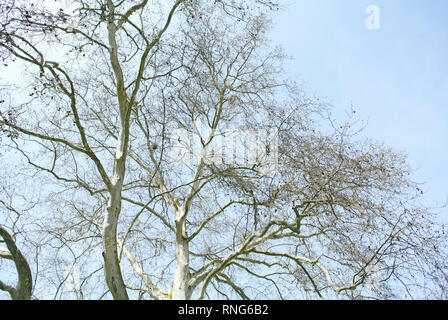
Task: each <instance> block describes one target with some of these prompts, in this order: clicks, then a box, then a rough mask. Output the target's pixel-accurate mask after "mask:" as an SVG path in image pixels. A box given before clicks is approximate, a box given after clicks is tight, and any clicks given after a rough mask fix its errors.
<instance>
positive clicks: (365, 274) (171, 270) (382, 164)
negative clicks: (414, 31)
mask: <svg viewBox="0 0 448 320" xmlns="http://www.w3.org/2000/svg"><path fill="white" fill-rule="evenodd" d="M253 4H256V5H257V6H253V5H251V6H248V5H245V4H244V2H243V1H240V2H238V1H232V0H229V1H214V2H209V1H181V0H178V1H171V2H168V3H167V2H160V4H159V5H157V4H152V3H151V4H149V3H148V1H121V2H118V1H117V2H114V1H112V0H108V1H101V2H100V1H92V2H89V1H77V2H75V4H74V5H72V6H70V8H68V7H64V8H57V9H56V10H53V12H49V11H48V8H47V9H46V8H43V7H42V8H40V7H38V6H37V4H34V3H28V2H27V3H18V2H10V4H9V5H5V6H2V27H1V30H0V39H1V41H2V42H1V43H0V48H2V49H1V50H2V51H1V55H2V57H3V58H4V59H5V61H7V62H5V63H6V64H8V63H11V62H10V61H14V60H16V61H20V62H21V63H22V64H23V65H26V66H27V69H26V74H27V77H26V78H24V80H23V81H22V82H21V83H17V84H15V85H16V86H17V88H18V89H14V87H13V86H9V87H8V94H9V95H5V98H2V101H3V103H2V109H1V112H2V113H1V117H2V118H1V119H0V125H1V126H2V130H3V131H4V133H5V134H6V135H9V138H10V140H9V142H8V143H7V145H8V146H9V147H10V148H13V149H14V150H16V151H17V152H18V153H19V154H21V156H22V158H23V159H25V161H26V162H27V163H28V166H29V167H31V168H33V169H34V170H35V173H36V175H35V177H36V179H42V180H40V181H45V184H43V183H42V185H43V187H44V189H45V190H46V193H47V194H48V195H49V197H48V198H47V199H49V201H48V202H47V203H46V204H44V205H46V206H47V207H48V209H49V213H48V215H47V216H45V217H42V220H41V221H43V220H45V223H41V224H40V225H41V226H42V227H41V230H40V233H42V234H44V235H45V241H42V249H41V250H48V252H55V256H57V257H58V259H60V260H67V259H68V257H69V256H70V255H72V256H73V259H72V262H71V265H78V266H79V268H81V267H82V268H84V269H85V270H81V271H80V274H81V275H80V277H81V278H82V279H80V281H79V285H78V287H77V288H76V291H77V293H79V295H78V297H80V298H83V297H86V296H88V297H92V296H95V295H96V296H97V297H98V296H102V295H103V294H105V293H106V292H95V291H94V292H86V290H90V289H87V288H90V287H89V283H93V282H94V281H101V279H102V277H100V276H99V273H98V272H97V271H98V270H101V269H104V275H105V282H106V284H107V290H108V291H110V293H111V295H112V297H113V298H114V299H128V298H129V294H128V292H129V291H132V293H133V296H132V297H133V298H145V297H150V298H152V299H190V298H198V299H202V298H206V297H208V298H223V297H239V298H243V299H249V298H260V297H264V298H272V297H278V298H296V297H299V296H300V297H321V298H324V297H346V298H366V297H383V298H385V297H404V296H405V294H411V295H412V296H414V295H415V294H417V295H418V294H421V295H428V296H429V295H431V296H434V297H442V296H443V295H444V294H446V285H447V273H446V272H447V266H446V263H445V262H444V261H446V259H445V257H446V251H445V248H444V245H446V243H447V242H446V239H445V233H444V232H445V230H444V229H443V227H440V228H439V227H437V226H436V225H435V224H434V221H433V218H432V217H431V214H430V212H429V209H427V208H425V207H423V206H421V205H420V204H419V201H418V199H419V196H421V194H420V193H421V189H420V188H421V187H420V186H419V185H418V184H416V183H414V182H412V181H411V180H410V178H409V169H408V167H407V165H406V159H405V156H404V155H402V154H399V153H397V152H394V151H393V150H391V149H389V148H387V147H384V146H382V145H378V144H375V143H373V142H371V141H369V140H362V139H360V138H357V135H356V134H357V125H356V121H355V119H352V118H350V119H349V121H347V123H343V124H336V120H334V119H333V117H332V116H331V114H330V113H329V110H328V107H327V106H326V104H325V103H323V102H321V101H319V99H317V98H310V97H308V96H307V95H306V94H305V93H304V91H303V89H302V88H301V87H300V86H299V85H297V84H296V83H294V82H292V81H290V80H288V79H287V77H285V76H284V70H283V69H282V61H283V60H284V55H283V54H282V52H281V50H280V49H279V48H272V47H271V46H270V44H269V42H268V41H267V39H266V33H267V28H268V26H269V20H268V18H267V15H266V10H269V9H275V8H277V5H276V4H274V3H272V2H262V1H254V3H253ZM29 66H32V68H30V67H29ZM14 90H21V92H28V94H26V95H23V94H22V95H15V94H14V93H15V92H16V91H14ZM24 90H28V91H24ZM17 92H18V91H17ZM30 214H31V213H30ZM50 217H51V218H50ZM100 243H101V244H102V246H101V250H98V245H99V244H100ZM101 256H102V257H101ZM123 256H124V257H125V258H126V261H125V260H124V259H122V257H123ZM444 259H445V260H444ZM101 260H103V261H101ZM48 268H50V267H48ZM53 268H55V269H57V267H55V266H53ZM87 269H88V270H87ZM58 272H59V273H61V272H62V271H58ZM41 273H42V271H41ZM61 274H62V273H61ZM42 277H45V275H42ZM372 279H374V281H372ZM429 280H430V281H429ZM64 281H65V282H66V281H67V276H61V279H60V280H59V281H58V282H57V284H55V287H56V289H55V291H56V293H55V297H57V296H58V292H60V288H61V283H62V282H64ZM37 283H38V281H37ZM417 289H418V290H417ZM402 290H404V293H403V292H402ZM134 293H135V294H134Z"/></svg>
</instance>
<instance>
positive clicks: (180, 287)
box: [172, 210, 191, 300]
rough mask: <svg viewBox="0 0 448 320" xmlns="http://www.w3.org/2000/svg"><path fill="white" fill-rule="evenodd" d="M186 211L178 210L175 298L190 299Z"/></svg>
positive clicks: (173, 294)
mask: <svg viewBox="0 0 448 320" xmlns="http://www.w3.org/2000/svg"><path fill="white" fill-rule="evenodd" d="M185 218H186V215H185V211H184V210H179V211H177V212H176V270H175V273H174V280H173V293H172V298H173V299H174V300H188V299H190V297H191V292H190V287H189V285H188V284H189V281H190V257H189V243H188V240H187V236H186V233H185Z"/></svg>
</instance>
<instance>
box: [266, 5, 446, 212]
mask: <svg viewBox="0 0 448 320" xmlns="http://www.w3.org/2000/svg"><path fill="white" fill-rule="evenodd" d="M289 3H290V5H289V6H288V7H287V9H286V10H283V11H281V12H279V13H278V14H277V16H275V17H274V19H273V22H274V29H273V30H272V32H271V38H272V40H273V41H274V43H276V44H280V45H282V47H283V48H284V49H285V51H286V53H287V54H289V55H290V56H292V57H293V60H292V61H288V62H287V70H288V71H289V72H291V74H292V75H293V76H295V77H298V78H299V79H303V80H304V81H305V83H306V86H307V89H308V91H309V92H310V93H313V94H314V93H315V94H317V95H319V96H322V97H327V98H328V100H329V101H331V103H332V104H333V106H334V110H335V113H336V114H341V115H342V113H343V112H344V110H346V109H348V108H349V107H350V104H353V106H354V107H355V109H356V110H357V112H358V115H359V116H360V117H361V118H362V119H364V120H366V121H368V126H367V128H366V130H365V133H366V135H367V136H369V137H372V138H374V139H376V140H377V141H382V142H384V143H385V144H386V145H388V146H391V147H393V148H395V149H397V150H401V151H406V152H408V154H409V163H410V164H411V166H412V167H413V168H415V169H417V171H416V173H415V174H414V176H413V177H414V179H415V180H417V181H419V182H426V185H425V188H424V189H425V190H426V191H427V193H426V195H425V199H424V203H425V204H428V205H432V204H436V203H438V204H441V203H442V202H444V201H445V200H446V199H447V198H448V188H447V186H448V182H447V178H448V173H447V171H448V170H447V169H448V161H447V158H448V125H447V124H448V61H447V60H448V1H446V0H431V1H423V0H378V1H364V0H312V1H309V0H306V1H304V0H297V1H294V0H290V1H289ZM369 5H376V6H377V7H378V8H379V10H380V11H379V13H380V15H379V18H380V29H378V30H368V29H367V28H366V24H365V21H366V19H367V18H368V14H367V13H366V8H367V7H368V6H369ZM440 213H441V214H443V218H444V220H448V210H447V209H443V210H440Z"/></svg>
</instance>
